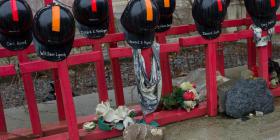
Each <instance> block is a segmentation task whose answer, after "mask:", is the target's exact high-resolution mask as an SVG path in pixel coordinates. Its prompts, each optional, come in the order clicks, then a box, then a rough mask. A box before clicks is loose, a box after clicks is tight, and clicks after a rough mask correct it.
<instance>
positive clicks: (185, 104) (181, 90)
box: [161, 82, 200, 112]
mask: <svg viewBox="0 0 280 140" xmlns="http://www.w3.org/2000/svg"><path fill="white" fill-rule="evenodd" d="M199 98H200V96H199V93H198V92H197V90H196V85H195V84H192V83H190V82H183V83H181V84H180V86H178V87H174V89H173V92H172V94H170V95H167V96H164V97H163V98H162V101H161V102H162V108H163V109H164V110H173V109H179V108H182V109H185V110H186V111H188V112H190V111H191V110H192V109H194V108H195V107H196V106H198V105H199V100H200V99H199Z"/></svg>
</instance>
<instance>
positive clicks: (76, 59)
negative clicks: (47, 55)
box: [20, 51, 102, 73]
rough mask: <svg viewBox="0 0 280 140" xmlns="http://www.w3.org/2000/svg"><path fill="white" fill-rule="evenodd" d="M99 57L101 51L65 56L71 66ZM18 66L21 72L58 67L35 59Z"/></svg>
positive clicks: (94, 60) (52, 63) (97, 59)
mask: <svg viewBox="0 0 280 140" xmlns="http://www.w3.org/2000/svg"><path fill="white" fill-rule="evenodd" d="M101 57H102V52H101V51H94V52H89V53H84V54H77V55H72V56H70V57H69V58H67V64H68V65H70V66H71V65H78V64H83V63H89V62H96V61H100V60H101V59H102V58H101ZM20 68H21V73H31V72H38V71H44V70H49V69H54V68H58V63H57V62H49V61H45V60H36V61H32V62H27V63H22V64H20Z"/></svg>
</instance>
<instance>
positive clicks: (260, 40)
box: [251, 24, 274, 47]
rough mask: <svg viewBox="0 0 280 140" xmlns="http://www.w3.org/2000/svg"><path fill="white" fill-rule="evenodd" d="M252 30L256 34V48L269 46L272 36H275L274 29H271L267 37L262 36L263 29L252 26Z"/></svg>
mask: <svg viewBox="0 0 280 140" xmlns="http://www.w3.org/2000/svg"><path fill="white" fill-rule="evenodd" d="M251 29H252V30H253V32H254V42H255V43H256V47H264V46H267V44H268V42H269V41H271V38H272V35H273V34H274V28H270V29H269V30H268V31H267V34H268V35H266V36H262V32H263V31H262V29H261V28H260V27H257V26H256V25H254V24H253V25H252V26H251Z"/></svg>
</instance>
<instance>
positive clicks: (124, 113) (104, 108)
mask: <svg viewBox="0 0 280 140" xmlns="http://www.w3.org/2000/svg"><path fill="white" fill-rule="evenodd" d="M132 111H134V110H130V109H129V108H127V107H125V106H119V107H118V108H117V109H116V110H114V109H112V108H111V107H110V103H109V102H105V103H104V102H101V103H100V104H98V105H97V107H96V115H97V116H98V117H103V118H104V120H105V121H106V122H110V123H111V122H113V123H118V122H120V121H123V124H124V127H127V126H128V125H130V124H133V123H134V121H133V119H132V118H130V117H129V114H130V113H131V112H132Z"/></svg>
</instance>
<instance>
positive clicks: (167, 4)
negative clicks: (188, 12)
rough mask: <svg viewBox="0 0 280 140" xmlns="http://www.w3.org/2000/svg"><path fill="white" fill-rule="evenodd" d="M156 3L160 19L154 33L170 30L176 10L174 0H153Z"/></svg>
mask: <svg viewBox="0 0 280 140" xmlns="http://www.w3.org/2000/svg"><path fill="white" fill-rule="evenodd" d="M154 1H155V2H156V3H157V6H158V9H159V13H160V18H159V24H158V26H157V28H156V32H164V31H167V30H168V29H170V27H171V25H172V21H173V13H174V11H175V8H176V0H154Z"/></svg>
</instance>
